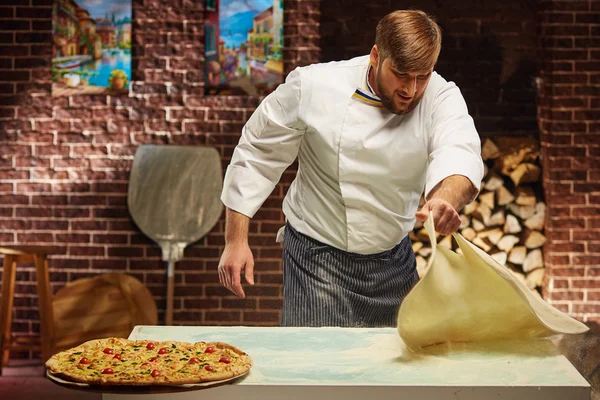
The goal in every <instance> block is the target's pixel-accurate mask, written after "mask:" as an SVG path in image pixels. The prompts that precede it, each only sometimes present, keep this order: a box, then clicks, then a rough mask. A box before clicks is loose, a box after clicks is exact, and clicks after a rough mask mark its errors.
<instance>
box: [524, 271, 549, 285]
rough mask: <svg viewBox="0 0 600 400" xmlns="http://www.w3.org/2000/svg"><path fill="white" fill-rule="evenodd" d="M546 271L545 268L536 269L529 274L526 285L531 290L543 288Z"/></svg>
mask: <svg viewBox="0 0 600 400" xmlns="http://www.w3.org/2000/svg"><path fill="white" fill-rule="evenodd" d="M545 273H546V271H545V269H544V268H538V269H534V270H533V271H531V272H530V273H528V274H527V277H526V278H525V284H526V285H527V287H528V288H529V289H535V288H536V287H540V286H542V284H543V283H544V275H545Z"/></svg>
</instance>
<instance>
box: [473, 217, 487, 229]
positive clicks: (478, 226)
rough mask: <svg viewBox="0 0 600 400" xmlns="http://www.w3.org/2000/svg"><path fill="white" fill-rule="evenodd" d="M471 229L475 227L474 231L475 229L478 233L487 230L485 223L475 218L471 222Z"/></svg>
mask: <svg viewBox="0 0 600 400" xmlns="http://www.w3.org/2000/svg"><path fill="white" fill-rule="evenodd" d="M471 227H473V229H475V231H476V232H481V231H482V230H484V229H485V225H484V224H483V222H481V221H479V220H478V219H475V218H473V219H472V220H471Z"/></svg>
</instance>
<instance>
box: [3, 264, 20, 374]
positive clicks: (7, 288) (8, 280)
mask: <svg viewBox="0 0 600 400" xmlns="http://www.w3.org/2000/svg"><path fill="white" fill-rule="evenodd" d="M16 264H17V263H16V260H15V257H14V256H12V255H10V254H5V255H4V264H3V267H2V268H3V272H2V298H0V374H1V373H2V366H3V365H5V364H7V363H8V357H9V354H10V351H9V346H10V332H11V324H12V308H13V296H14V293H15V278H16V271H17V268H16V267H17V265H16Z"/></svg>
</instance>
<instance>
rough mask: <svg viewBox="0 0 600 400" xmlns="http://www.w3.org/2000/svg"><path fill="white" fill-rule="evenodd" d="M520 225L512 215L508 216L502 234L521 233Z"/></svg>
mask: <svg viewBox="0 0 600 400" xmlns="http://www.w3.org/2000/svg"><path fill="white" fill-rule="evenodd" d="M521 230H522V228H521V224H519V220H518V219H517V218H516V217H515V216H514V215H510V214H509V215H508V217H506V223H505V224H504V233H519V232H521Z"/></svg>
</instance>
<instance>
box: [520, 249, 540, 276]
mask: <svg viewBox="0 0 600 400" xmlns="http://www.w3.org/2000/svg"><path fill="white" fill-rule="evenodd" d="M543 266H544V258H543V256H542V250H540V249H535V250H533V251H532V252H530V253H529V254H527V257H525V261H524V262H523V272H526V273H527V272H530V271H533V270H534V269H536V268H541V267H543Z"/></svg>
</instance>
